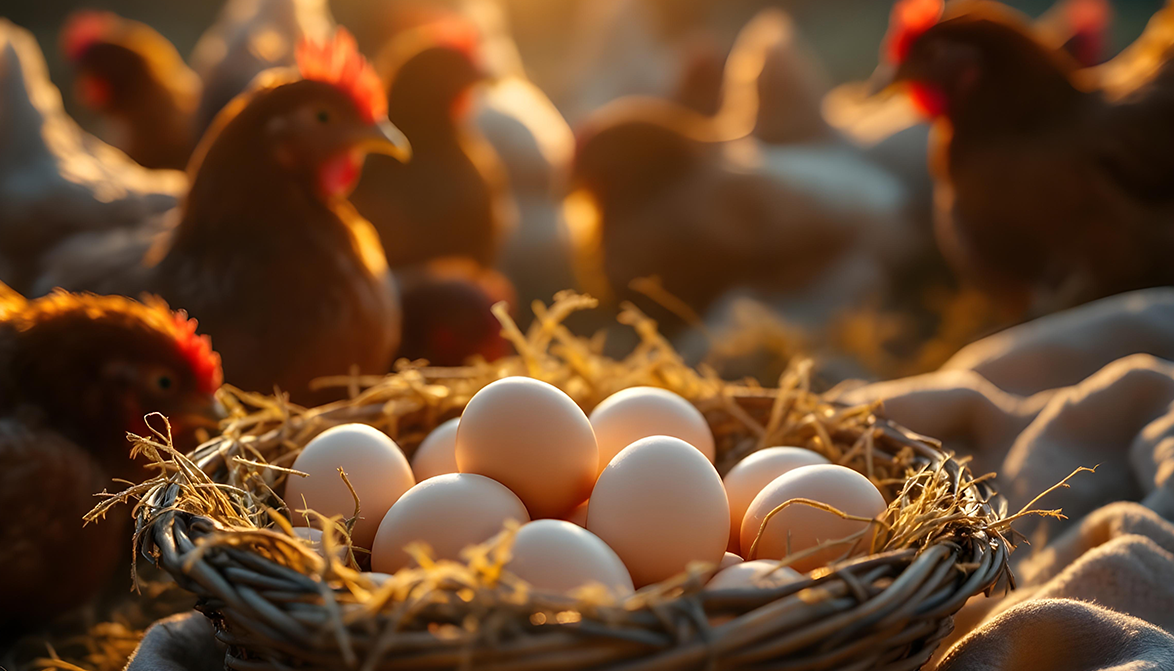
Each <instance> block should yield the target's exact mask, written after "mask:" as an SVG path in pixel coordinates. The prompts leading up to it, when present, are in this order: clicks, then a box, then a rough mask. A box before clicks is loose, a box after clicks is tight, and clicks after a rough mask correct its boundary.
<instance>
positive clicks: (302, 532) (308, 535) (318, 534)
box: [293, 527, 347, 561]
mask: <svg viewBox="0 0 1174 671" xmlns="http://www.w3.org/2000/svg"><path fill="white" fill-rule="evenodd" d="M293 532H294V535H295V536H297V537H298V538H300V539H302V540H304V541H306V543H307V544H308V545H309V546H310V547H311V548H312V549H313V550H314V552H317V553H318V555H319V556H320V557H322V558H323V559H325V558H326V550H325V548H323V547H322V531H321V530H319V529H314V528H311V527H294V530H293ZM336 541H337V539H336ZM346 554H347V553H346V546H344V545H342V543H341V541H337V542H336V543H335V547H334V556H335V557H337V558H338V560H339V561H345V560H346Z"/></svg>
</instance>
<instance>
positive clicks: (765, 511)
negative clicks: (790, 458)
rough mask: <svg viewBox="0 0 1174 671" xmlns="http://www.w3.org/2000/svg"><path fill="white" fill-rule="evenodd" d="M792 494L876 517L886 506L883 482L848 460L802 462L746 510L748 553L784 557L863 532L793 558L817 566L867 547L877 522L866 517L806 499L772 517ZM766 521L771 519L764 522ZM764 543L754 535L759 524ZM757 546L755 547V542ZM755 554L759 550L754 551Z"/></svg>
mask: <svg viewBox="0 0 1174 671" xmlns="http://www.w3.org/2000/svg"><path fill="white" fill-rule="evenodd" d="M792 499H809V500H812V501H818V502H820V503H824V504H827V505H829V506H831V507H833V508H835V509H837V510H839V511H840V512H843V513H845V514H848V515H852V516H855V517H860V518H867V519H873V518H876V517H877V516H878V515H880V514H881V513H883V512H884V511H885V508H886V505H885V499H884V497H883V496H881V493H880V492H879V491H878V490H877V488H876V487H875V486H874V485H873V484H872V483H871V482H869V480H868V478H866V477H864V476H863V475H861V474H860V473H857V472H856V471H854V470H852V469H850V468H846V467H844V466H836V465H833V464H821V465H816V466H801V467H799V468H796V469H795V470H793V471H789V472H787V473H784V474H783V475H780V476H779V477H777V478H775V479H774V480H772V481H771V483H770V484H768V485H767V486H766V487H765V488H763V490H762V491H761V492H759V493H758V496H755V497H754V500H753V501H751V502H750V507H749V508H747V510H746V517H745V518H744V519H743V520H742V537H741V545H742V556H744V557H746V558H747V559H782V558H783V557H785V556H787V548H788V546H789V547H790V551H791V554H795V553H799V552H802V551H805V550H809V549H811V548H815V547H817V546H819V545H822V544H826V543H828V542H829V541H841V540H844V539H848V538H850V537H852V536H853V534H857V533H861V532H863V537H862V538H860V539H859V542H856V543H852V542H845V543H842V544H838V545H829V546H827V547H824V548H823V549H821V550H819V551H818V552H815V553H813V554H811V555H809V556H807V557H803V558H801V559H798V560H796V561H794V562H792V564H791V566H793V567H795V569H796V570H798V571H804V572H806V571H811V570H814V569H817V568H819V567H821V566H825V565H827V564H828V562H831V561H835V560H836V559H837V558H839V557H840V556H843V555H849V554H861V553H863V552H866V551H867V550H868V548H869V544H870V543H871V541H872V536H873V534H874V533H875V532H876V526H875V525H873V524H871V523H869V522H864V521H859V520H850V519H844V518H842V517H840V516H839V515H836V514H835V513H832V512H829V511H826V510H820V509H819V508H814V507H811V506H808V505H804V504H798V503H796V504H791V505H789V506H787V507H786V508H782V509H781V510H780V511H779V512H778V513H776V514H775V515H774V516H772V517H771V518H770V521H766V518H767V516H768V515H770V513H771V511H773V510H774V509H775V508H778V507H779V506H781V505H783V504H784V503H786V502H787V501H790V500H792ZM763 522H766V524H765V527H763ZM760 529H761V531H762V536H761V537H760V538H759V540H758V545H757V546H754V539H755V537H757V536H758V534H759V530H760ZM752 547H753V548H754V552H753V553H751V551H750V550H751V548H752ZM751 555H753V556H751Z"/></svg>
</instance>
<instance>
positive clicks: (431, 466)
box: [412, 417, 461, 482]
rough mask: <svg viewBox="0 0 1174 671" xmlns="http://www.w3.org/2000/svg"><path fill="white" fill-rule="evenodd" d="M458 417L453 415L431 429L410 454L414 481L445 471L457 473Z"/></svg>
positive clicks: (442, 473)
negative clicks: (414, 476)
mask: <svg viewBox="0 0 1174 671" xmlns="http://www.w3.org/2000/svg"><path fill="white" fill-rule="evenodd" d="M460 421H461V418H460V417H454V418H452V419H450V420H448V421H447V422H444V423H443V424H441V425H440V426H438V427H436V428H435V429H433V430H432V433H430V434H428V437H427V438H425V439H424V442H422V443H420V446H419V447H417V448H416V453H415V454H413V455H412V472H413V473H415V474H416V482H423V481H425V480H427V479H428V478H431V477H433V476H436V475H444V474H446V473H458V472H460V469H458V468H457V452H456V449H457V424H458V423H459V422H460Z"/></svg>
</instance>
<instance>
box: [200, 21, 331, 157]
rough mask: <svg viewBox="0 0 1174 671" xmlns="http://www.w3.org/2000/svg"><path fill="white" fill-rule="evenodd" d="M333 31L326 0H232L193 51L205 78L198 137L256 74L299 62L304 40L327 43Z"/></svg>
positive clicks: (202, 77) (246, 86)
mask: <svg viewBox="0 0 1174 671" xmlns="http://www.w3.org/2000/svg"><path fill="white" fill-rule="evenodd" d="M333 30H334V18H333V17H332V16H331V14H330V6H329V3H328V2H327V0H228V2H227V3H225V5H224V8H223V9H221V10H220V16H219V18H218V19H217V20H216V23H215V24H214V25H213V26H212V27H211V28H209V29H208V31H207V32H205V33H204V34H203V35H202V36H201V37H200V40H199V41H198V42H197V43H196V48H195V49H194V50H193V51H192V55H191V64H192V69H194V70H195V71H196V73H197V74H198V75H199V76H200V79H201V80H202V81H203V83H204V92H203V96H202V97H201V98H200V106H199V111H198V112H197V113H196V125H195V132H196V137H199V136H201V135H203V133H204V132H205V130H207V129H208V127H209V126H211V125H212V121H213V120H214V119H215V118H216V115H217V114H218V113H219V112H220V110H221V109H223V108H224V106H225V105H227V104H228V102H229V101H230V100H232V99H233V98H235V97H236V96H237V95H238V94H239V93H241V92H242V91H244V90H245V89H247V88H248V87H249V83H250V82H252V81H253V78H254V77H256V76H257V75H258V74H260V73H261V72H264V71H265V70H268V69H270V68H275V67H288V66H293V65H295V64H296V58H295V56H296V54H295V52H296V50H297V45H298V44H299V43H300V42H301V41H302V40H312V41H316V42H322V41H325V40H328V39H329V38H330V34H331V32H332V31H333Z"/></svg>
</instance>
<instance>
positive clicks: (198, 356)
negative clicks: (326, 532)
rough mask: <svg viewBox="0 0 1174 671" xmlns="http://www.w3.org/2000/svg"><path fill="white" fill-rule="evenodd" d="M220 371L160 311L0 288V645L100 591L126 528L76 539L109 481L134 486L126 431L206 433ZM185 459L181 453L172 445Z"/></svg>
mask: <svg viewBox="0 0 1174 671" xmlns="http://www.w3.org/2000/svg"><path fill="white" fill-rule="evenodd" d="M220 383H221V370H220V359H219V357H218V356H217V355H216V354H215V353H214V352H213V351H212V349H211V345H210V341H209V340H208V338H207V337H206V336H197V335H196V324H195V322H192V321H190V320H188V319H187V318H186V316H185V315H184V314H183V313H182V312H179V313H173V312H171V311H170V310H169V309H167V306H166V305H165V304H163V303H162V302H161V301H159V300H157V299H152V300H149V301H148V302H146V303H139V302H136V301H133V300H130V299H127V298H122V297H117V296H95V295H92V294H71V293H66V292H55V293H53V294H50V295H48V296H45V297H43V298H40V299H36V300H33V301H26V300H25V299H24V298H22V297H21V296H20V295H19V294H17V293H16V292H14V291H12V290H11V289H9V288H8V287H6V286H3V285H0V479H2V480H3V484H2V485H0V509H3V510H4V515H3V518H2V521H0V631H4V632H6V633H8V632H12V631H14V630H16V629H18V628H25V627H31V626H35V625H36V624H38V623H39V622H42V621H45V620H47V619H49V618H52V617H53V616H54V615H56V614H58V613H60V612H62V611H64V610H66V609H68V608H70V607H73V606H76V605H78V604H81V603H83V602H84V601H85V600H86V599H88V598H89V597H90V596H92V595H93V594H95V593H96V592H97V591H99V590H100V589H101V588H102V587H103V586H104V584H105V583H106V581H107V580H109V579H110V578H111V572H112V570H113V569H114V568H115V567H116V566H117V565H118V563H119V560H120V559H121V558H124V557H125V554H126V550H127V549H128V548H129V540H130V539H129V535H128V533H127V523H128V522H129V516H127V515H119V516H117V518H115V517H113V516H112V517H111V518H110V519H108V520H104V521H102V522H101V523H98V524H91V525H87V526H85V527H84V528H83V524H82V516H83V515H84V514H85V513H86V512H88V511H89V510H90V509H91V508H93V506H94V505H95V504H96V503H97V502H98V500H97V499H95V498H94V496H93V495H94V493H95V492H98V491H101V490H103V489H106V488H109V487H110V486H111V478H121V479H131V480H135V481H138V480H141V479H142V478H143V477H144V475H145V471H144V470H143V469H142V468H141V467H140V466H139V465H137V464H136V463H134V462H132V461H131V459H130V458H129V453H130V452H129V450H130V445H129V443H128V442H127V439H126V434H127V432H128V431H131V432H134V433H137V434H140V435H142V434H144V433H146V425H145V422H144V415H145V414H147V413H151V412H159V413H162V414H163V415H165V416H167V417H168V418H169V419H170V421H171V425H172V428H173V430H174V431H175V435H176V436H177V437H181V438H180V441H182V440H183V438H182V437H183V436H187V435H189V434H190V433H191V432H192V431H193V430H195V429H197V428H207V427H215V425H216V418H217V412H216V404H215V400H214V398H213V393H214V392H215V391H216V389H217V388H218V387H219V386H220ZM180 444H181V445H182V444H183V442H180Z"/></svg>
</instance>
